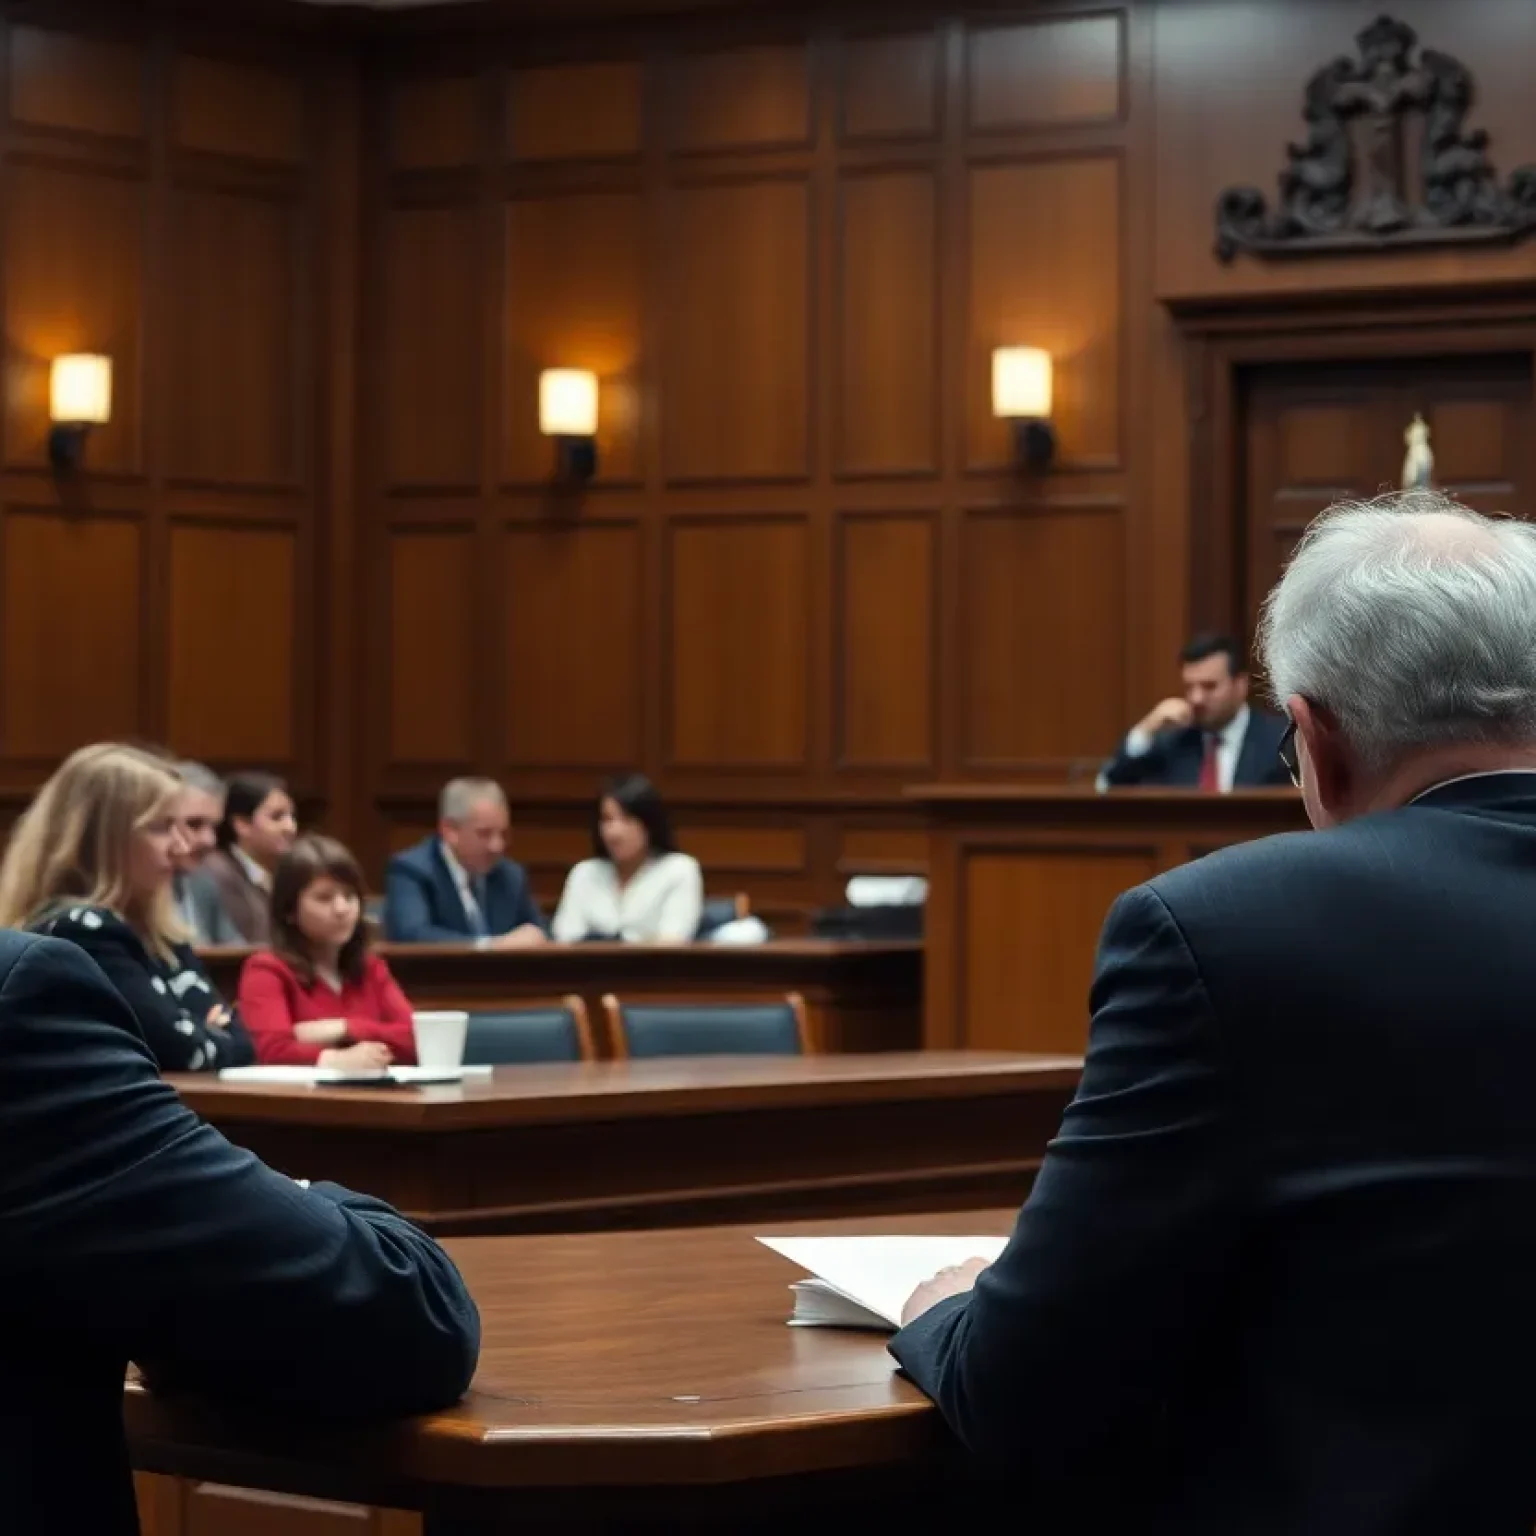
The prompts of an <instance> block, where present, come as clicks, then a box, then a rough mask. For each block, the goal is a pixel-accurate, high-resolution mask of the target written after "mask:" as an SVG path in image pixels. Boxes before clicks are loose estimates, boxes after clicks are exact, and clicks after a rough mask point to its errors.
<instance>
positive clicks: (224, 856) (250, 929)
mask: <svg viewBox="0 0 1536 1536" xmlns="http://www.w3.org/2000/svg"><path fill="white" fill-rule="evenodd" d="M198 876H199V878H201V879H206V880H207V881H209V882H211V883H212V885H213V886H214V888H215V889H216V890H217V891H218V893H219V902H220V904H221V905H222V906H223V908H224V915H225V916H226V917H227V918H228V919H229V921H230V923H231V924H232V925H233V926H234V928H235V930H236V931H237V932H238V933H239V935H240V937H241V939H242V940H243V941H244V942H245V943H247V944H270V943H271V942H272V914H271V909H270V903H269V902H268V899H267V893H266V892H265V891H264V890H262V888H261V887H260V886H259V885H257V884H255V882H254V881H252V879H251V877H250V876H249V875H247V874H246V872H245V870H244V868H243V867H242V865H241V863H240V861H239V860H238V859H237V858H236V857H235V856H234V854H232V853H229V852H228V851H227V850H225V849H223V848H215V849H214V850H213V852H212V853H210V854H209V855H208V857H207V858H206V859H204V860H203V862H202V865H201V867H200V868H199V869H198Z"/></svg>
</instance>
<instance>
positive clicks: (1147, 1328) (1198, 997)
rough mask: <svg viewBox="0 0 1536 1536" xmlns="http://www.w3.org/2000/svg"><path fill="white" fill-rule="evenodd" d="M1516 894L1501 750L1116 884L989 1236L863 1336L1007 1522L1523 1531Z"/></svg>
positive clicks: (1446, 1534) (1524, 1341)
mask: <svg viewBox="0 0 1536 1536" xmlns="http://www.w3.org/2000/svg"><path fill="white" fill-rule="evenodd" d="M1533 899H1536V774H1499V775H1492V776H1483V777H1479V778H1472V779H1466V780H1462V781H1460V782H1458V783H1455V784H1451V785H1447V786H1444V787H1442V788H1440V789H1439V790H1436V791H1433V792H1431V793H1430V794H1429V795H1427V796H1426V797H1424V798H1423V799H1422V800H1421V801H1420V802H1419V803H1417V804H1415V805H1413V806H1410V807H1407V808H1405V809H1402V810H1397V811H1391V812H1386V813H1383V814H1380V815H1375V816H1371V817H1367V818H1364V819H1362V820H1359V821H1356V822H1352V823H1350V824H1348V825H1346V826H1344V827H1341V828H1337V829H1335V830H1333V831H1329V832H1312V833H1295V834H1291V835H1289V836H1285V837H1276V838H1268V839H1265V840H1263V841H1261V842H1255V843H1249V844H1247V845H1245V846H1242V847H1238V848H1232V849H1228V850H1225V851H1223V852H1220V853H1214V854H1211V855H1210V856H1208V857H1206V858H1203V859H1199V860H1197V861H1195V862H1194V863H1191V864H1186V865H1184V866H1183V867H1182V868H1179V869H1176V870H1173V871H1171V872H1170V873H1168V874H1165V875H1161V876H1159V877H1158V878H1157V879H1156V880H1153V881H1152V882H1151V883H1150V884H1149V885H1145V886H1141V887H1140V888H1138V889H1136V890H1133V891H1131V892H1129V893H1128V894H1126V895H1125V896H1123V897H1122V898H1121V899H1120V900H1119V902H1118V903H1117V904H1116V905H1115V907H1114V908H1113V910H1112V911H1111V913H1110V915H1109V918H1108V920H1107V922H1106V924H1105V928H1104V934H1103V940H1102V945H1101V949H1100V953H1099V962H1098V974H1097V976H1096V978H1095V981H1094V984H1093V991H1092V996H1091V1007H1092V1013H1093V1022H1092V1029H1091V1034H1090V1039H1089V1046H1088V1056H1087V1063H1086V1066H1085V1069H1084V1073H1083V1079H1082V1084H1081V1087H1080V1089H1079V1091H1078V1094H1077V1096H1076V1098H1075V1100H1074V1101H1073V1103H1072V1105H1071V1106H1070V1107H1069V1108H1068V1110H1067V1113H1066V1116H1065V1119H1064V1120H1063V1123H1062V1127H1061V1132H1060V1135H1059V1137H1058V1139H1057V1140H1056V1141H1054V1142H1053V1143H1052V1144H1051V1146H1050V1149H1049V1150H1048V1152H1047V1154H1046V1157H1045V1161H1044V1165H1043V1167H1042V1168H1041V1171H1040V1174H1039V1177H1038V1179H1037V1180H1036V1182H1035V1185H1034V1189H1033V1191H1032V1193H1031V1194H1030V1197H1029V1200H1028V1202H1027V1203H1026V1204H1025V1206H1024V1209H1023V1211H1022V1212H1021V1214H1020V1216H1019V1220H1018V1225H1017V1227H1016V1229H1015V1231H1014V1234H1013V1237H1012V1239H1011V1241H1010V1243H1009V1245H1008V1248H1007V1249H1006V1251H1005V1252H1004V1253H1003V1255H1002V1257H1001V1258H1000V1259H999V1260H998V1262H997V1263H996V1264H995V1265H994V1266H993V1267H992V1268H991V1269H990V1270H988V1271H986V1272H985V1273H984V1274H983V1275H982V1277H981V1279H980V1281H979V1282H978V1284H977V1286H976V1289H975V1291H974V1292H973V1293H972V1294H971V1295H970V1297H969V1298H964V1297H957V1298H953V1299H951V1300H949V1301H946V1302H941V1303H940V1304H939V1305H938V1306H937V1307H935V1308H933V1310H932V1311H930V1312H929V1313H927V1314H926V1315H925V1316H923V1317H921V1318H919V1319H918V1320H917V1321H916V1322H915V1323H914V1324H913V1325H912V1326H911V1327H909V1328H907V1329H904V1330H903V1331H902V1332H900V1333H899V1334H898V1335H897V1336H896V1338H895V1339H894V1340H893V1342H892V1345H891V1348H892V1351H893V1353H894V1354H895V1355H896V1357H897V1359H898V1360H899V1361H900V1362H901V1364H902V1365H903V1366H904V1367H905V1368H906V1370H907V1371H908V1372H909V1373H910V1374H911V1376H912V1377H913V1379H914V1380H915V1381H916V1382H917V1384H918V1385H919V1386H920V1387H922V1388H923V1390H924V1391H926V1392H927V1393H929V1395H930V1396H932V1397H933V1398H935V1400H936V1401H937V1402H938V1404H939V1406H940V1408H941V1409H942V1411H943V1414H944V1417H945V1418H946V1419H947V1420H948V1421H949V1423H950V1424H951V1425H952V1426H953V1427H954V1428H955V1430H956V1431H957V1433H958V1434H959V1436H960V1438H961V1439H962V1440H963V1441H964V1442H965V1443H966V1444H968V1445H969V1446H970V1447H971V1448H972V1449H973V1450H974V1451H976V1452H978V1453H980V1454H981V1455H982V1456H983V1457H984V1458H986V1459H987V1460H988V1461H990V1462H991V1463H993V1464H1005V1465H1006V1466H1007V1468H1008V1469H1009V1475H1010V1477H1012V1478H1016V1479H1017V1480H1018V1482H1019V1483H1020V1484H1022V1492H1021V1495H1020V1497H1021V1501H1022V1502H1021V1504H1020V1507H1018V1508H1017V1509H1015V1510H1013V1511H1012V1512H1011V1514H1012V1515H1014V1516H1016V1517H1017V1518H1016V1520H1015V1523H1016V1524H1017V1525H1018V1527H1019V1529H1021V1530H1022V1529H1026V1528H1027V1529H1029V1530H1031V1531H1035V1532H1040V1533H1042V1536H1044V1533H1051V1536H1054V1533H1056V1532H1059V1531H1072V1532H1077V1531H1093V1532H1099V1531H1106V1532H1108V1531H1113V1532H1118V1533H1121V1536H1123V1533H1124V1532H1125V1531H1128V1530H1134V1531H1136V1532H1138V1533H1141V1532H1149V1531H1150V1532H1158V1533H1165V1532H1166V1533H1173V1532H1177V1533H1178V1536H1250V1533H1252V1536H1260V1533H1262V1536H1450V1533H1452V1532H1454V1533H1456V1536H1528V1533H1529V1532H1530V1531H1531V1529H1532V1526H1533V1524H1536V1418H1533V1415H1532V1409H1531V1382H1532V1380H1533V1379H1536V1304H1533V1301H1532V1298H1533V1297H1536V1113H1533V1110H1532V1105H1533V1103H1536V1024H1533V1013H1532V1001H1531V1000H1532V998H1533V997H1536V946H1533V945H1532V944H1531V942H1530V936H1529V929H1530V911H1531V904H1532V901H1533Z"/></svg>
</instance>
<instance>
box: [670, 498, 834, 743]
mask: <svg viewBox="0 0 1536 1536" xmlns="http://www.w3.org/2000/svg"><path fill="white" fill-rule="evenodd" d="M670 536H671V547H670V550H669V556H670V571H669V576H670V580H669V582H668V598H669V606H668V612H667V633H668V636H669V640H670V645H669V654H668V658H667V660H668V676H669V681H670V688H669V693H668V703H669V706H670V707H669V709H668V712H667V713H668V719H669V724H670V732H669V744H670V751H669V754H668V755H669V758H670V760H671V762H672V763H673V765H674V766H677V767H690V768H725V769H731V768H738V769H740V768H791V769H803V768H804V767H805V760H806V748H807V745H808V742H807V730H808V720H809V713H810V705H809V698H808V683H807V661H808V656H809V651H808V637H807V629H808V627H809V619H810V613H809V605H808V600H807V578H808V575H809V572H808V551H807V535H806V528H805V525H804V523H803V522H801V521H800V520H799V519H795V518H755V519H752V520H750V521H749V520H747V519H745V518H742V519H720V520H718V521H713V522H705V523H678V524H674V525H673V527H672V528H671V530H670Z"/></svg>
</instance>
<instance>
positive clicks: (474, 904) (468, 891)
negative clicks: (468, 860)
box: [437, 838, 488, 945]
mask: <svg viewBox="0 0 1536 1536" xmlns="http://www.w3.org/2000/svg"><path fill="white" fill-rule="evenodd" d="M437 847H438V852H440V853H441V854H442V856H443V863H444V864H446V865H447V866H448V874H449V876H450V878H451V879H452V880H453V888H454V890H456V891H457V892H458V893H459V901H460V902H461V903H462V904H463V907H464V917H465V920H466V921H467V922H468V923H469V931H470V932H471V933H474V932H475V931H476V929H478V930H479V931H480V934H481V937H479V938H477V939H476V941H475V942H476V943H477V944H482V945H483V944H484V943H485V942H486V940H485V937H484V935H485V933H486V932H487V929H488V924H487V923H486V921H485V914H484V913H483V912H482V911H481V910H480V903H479V902H478V901H476V900H475V888H474V885H473V884H472V883H471V881H470V878H469V871H468V870H467V869H465V868H464V866H463V865H462V864H460V863H459V861H458V860H457V859H456V858H454V856H453V849H451V848H450V847H449V846H448V844H447V843H445V842H443V841H442V839H441V838H439V839H438V844H437Z"/></svg>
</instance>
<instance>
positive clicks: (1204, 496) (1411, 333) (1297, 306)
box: [1168, 285, 1536, 633]
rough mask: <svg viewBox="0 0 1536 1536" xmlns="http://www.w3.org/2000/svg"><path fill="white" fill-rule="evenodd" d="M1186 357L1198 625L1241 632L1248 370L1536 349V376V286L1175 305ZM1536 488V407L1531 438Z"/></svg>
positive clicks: (1192, 599) (1192, 585)
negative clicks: (1243, 379) (1243, 382)
mask: <svg viewBox="0 0 1536 1536" xmlns="http://www.w3.org/2000/svg"><path fill="white" fill-rule="evenodd" d="M1168 307H1169V309H1170V311H1171V312H1172V314H1173V316H1174V318H1175V320H1176V321H1177V323H1178V328H1179V334H1180V338H1181V341H1182V343H1183V350H1184V359H1185V364H1184V387H1185V404H1186V420H1187V421H1188V423H1189V446H1188V451H1189V489H1190V518H1189V530H1190V537H1189V615H1188V619H1189V630H1190V632H1191V633H1195V632H1197V631H1201V630H1209V629H1216V630H1221V631H1224V632H1228V633H1237V632H1238V631H1239V630H1240V628H1241V627H1242V625H1243V622H1244V601H1243V598H1244V592H1243V588H1244V581H1245V572H1244V571H1243V570H1241V569H1239V564H1238V551H1239V547H1240V546H1239V540H1238V536H1237V518H1238V515H1239V513H1240V512H1241V511H1242V510H1243V498H1244V486H1243V444H1244V433H1243V420H1242V400H1241V389H1240V378H1239V375H1240V373H1241V371H1242V370H1243V369H1245V368H1251V367H1258V366H1263V365H1264V364H1268V363H1314V362H1315V363H1328V362H1335V363H1338V362H1374V361H1381V360H1383V359H1391V358H1407V357H1420V358H1422V357H1424V356H1425V355H1426V354H1428V355H1431V356H1433V355H1435V354H1445V355H1459V356H1466V355H1469V354H1477V353H1503V354H1506V355H1508V354H1515V355H1520V354H1524V355H1526V356H1528V357H1529V358H1530V359H1531V365H1532V371H1533V376H1536V285H1521V286H1520V287H1518V288H1514V289H1511V288H1508V287H1500V288H1496V289H1491V290H1468V289H1459V290H1456V291H1453V292H1445V291H1438V292H1418V291H1413V290H1405V291H1403V292H1401V293H1397V294H1391V295H1381V294H1371V295H1358V296H1347V297H1341V296H1340V295H1338V294H1325V293H1316V294H1313V293H1294V294H1284V295H1279V296H1275V295H1265V296H1264V297H1263V298H1261V299H1256V300H1252V301H1249V302H1246V303H1245V302H1242V301H1237V302H1233V301H1230V300H1229V301H1224V302H1221V303H1219V304H1206V303H1201V302H1193V303H1191V302H1183V303H1170V304H1169V306H1168ZM1524 448H1525V453H1526V455H1527V459H1528V463H1527V466H1526V473H1527V481H1526V483H1527V484H1531V485H1536V409H1533V420H1532V421H1531V423H1530V430H1528V431H1527V432H1526V433H1525V434H1524Z"/></svg>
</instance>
